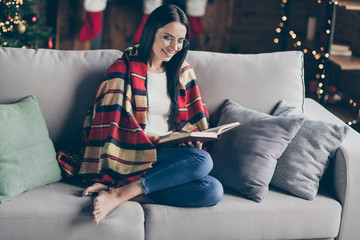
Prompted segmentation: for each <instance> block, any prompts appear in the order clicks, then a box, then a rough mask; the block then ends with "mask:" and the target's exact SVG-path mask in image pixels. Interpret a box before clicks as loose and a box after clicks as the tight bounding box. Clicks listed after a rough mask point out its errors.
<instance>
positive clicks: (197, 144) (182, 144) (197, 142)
mask: <svg viewBox="0 0 360 240" xmlns="http://www.w3.org/2000/svg"><path fill="white" fill-rule="evenodd" d="M179 146H184V147H185V146H189V147H194V148H198V149H202V146H203V142H200V141H196V142H195V144H194V142H191V141H189V142H183V143H180V144H179Z"/></svg>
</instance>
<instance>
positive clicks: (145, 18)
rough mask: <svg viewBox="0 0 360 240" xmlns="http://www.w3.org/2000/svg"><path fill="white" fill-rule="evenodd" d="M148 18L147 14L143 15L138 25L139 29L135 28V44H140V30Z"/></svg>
mask: <svg viewBox="0 0 360 240" xmlns="http://www.w3.org/2000/svg"><path fill="white" fill-rule="evenodd" d="M148 17H149V14H144V15H143V18H142V20H141V23H140V25H139V27H138V28H137V30H136V32H135V34H134V41H135V42H137V43H138V42H140V37H141V33H142V30H143V28H144V25H145V22H146V20H147V19H148Z"/></svg>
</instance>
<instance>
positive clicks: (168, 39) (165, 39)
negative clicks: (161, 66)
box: [157, 32, 189, 49]
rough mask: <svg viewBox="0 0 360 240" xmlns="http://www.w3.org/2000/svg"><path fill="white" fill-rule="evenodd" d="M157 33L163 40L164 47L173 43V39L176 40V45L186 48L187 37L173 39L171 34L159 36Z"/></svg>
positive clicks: (187, 43)
mask: <svg viewBox="0 0 360 240" xmlns="http://www.w3.org/2000/svg"><path fill="white" fill-rule="evenodd" d="M157 34H158V35H159V36H160V37H161V39H162V40H163V42H164V44H165V46H166V47H168V46H171V45H173V44H175V41H176V43H177V45H178V47H179V48H180V49H183V48H186V47H187V45H189V41H188V40H187V39H185V38H184V39H178V40H175V38H174V37H172V36H169V35H163V36H161V35H160V33H159V32H157Z"/></svg>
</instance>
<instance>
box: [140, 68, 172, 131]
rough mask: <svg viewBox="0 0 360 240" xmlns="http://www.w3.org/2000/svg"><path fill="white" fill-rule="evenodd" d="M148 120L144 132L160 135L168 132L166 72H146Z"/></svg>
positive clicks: (169, 105) (168, 113) (169, 104)
mask: <svg viewBox="0 0 360 240" xmlns="http://www.w3.org/2000/svg"><path fill="white" fill-rule="evenodd" d="M147 94H148V109H149V110H148V121H147V123H146V128H145V133H147V134H151V135H156V136H161V135H165V134H167V133H168V132H169V124H168V122H167V120H168V118H169V116H170V111H171V109H170V107H171V100H170V97H169V94H168V91H167V81H166V73H165V72H163V73H150V72H147Z"/></svg>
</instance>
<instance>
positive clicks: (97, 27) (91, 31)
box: [79, 11, 103, 42]
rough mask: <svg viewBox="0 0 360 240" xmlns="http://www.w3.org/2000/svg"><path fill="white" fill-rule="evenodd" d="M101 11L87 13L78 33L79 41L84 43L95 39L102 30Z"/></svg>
mask: <svg viewBox="0 0 360 240" xmlns="http://www.w3.org/2000/svg"><path fill="white" fill-rule="evenodd" d="M102 26H103V23H102V11H100V12H87V13H86V20H85V23H84V25H83V27H82V28H81V31H80V33H79V40H80V41H81V42H86V41H89V40H92V39H94V38H96V36H97V35H99V33H100V32H101V30H102Z"/></svg>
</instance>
